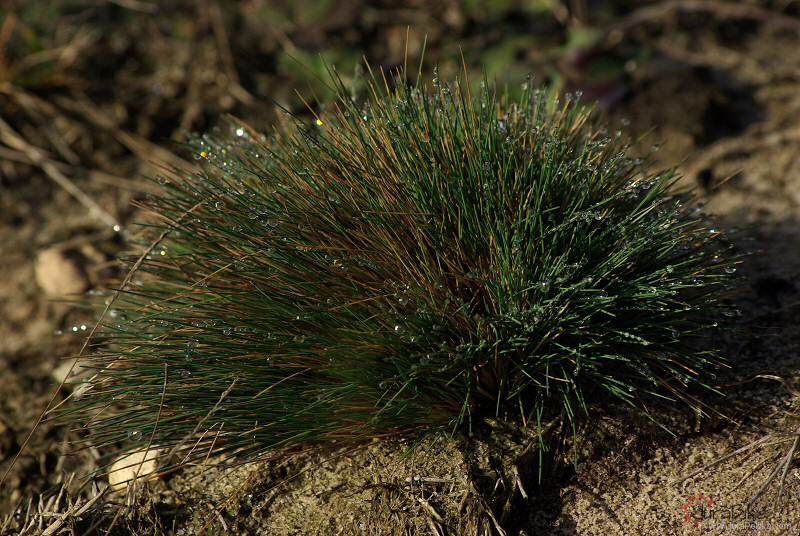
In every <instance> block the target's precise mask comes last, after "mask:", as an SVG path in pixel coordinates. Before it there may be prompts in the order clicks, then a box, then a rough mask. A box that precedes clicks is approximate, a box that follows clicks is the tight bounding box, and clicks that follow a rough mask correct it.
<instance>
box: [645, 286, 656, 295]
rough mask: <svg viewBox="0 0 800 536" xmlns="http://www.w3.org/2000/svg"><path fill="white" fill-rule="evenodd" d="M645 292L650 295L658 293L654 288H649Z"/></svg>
mask: <svg viewBox="0 0 800 536" xmlns="http://www.w3.org/2000/svg"><path fill="white" fill-rule="evenodd" d="M647 292H649V293H650V294H656V293H657V292H658V289H657V288H656V287H650V288H649V289H647Z"/></svg>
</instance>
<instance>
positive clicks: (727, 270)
mask: <svg viewBox="0 0 800 536" xmlns="http://www.w3.org/2000/svg"><path fill="white" fill-rule="evenodd" d="M734 272H736V267H735V266H733V265H728V266H726V267H725V273H726V274H732V273H734Z"/></svg>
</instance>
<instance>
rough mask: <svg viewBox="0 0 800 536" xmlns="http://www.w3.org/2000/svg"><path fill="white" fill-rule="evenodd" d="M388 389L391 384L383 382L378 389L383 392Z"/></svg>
mask: <svg viewBox="0 0 800 536" xmlns="http://www.w3.org/2000/svg"><path fill="white" fill-rule="evenodd" d="M387 387H389V383H388V382H385V381H383V382H381V383H379V384H378V389H380V390H381V391H383V390H384V389H386V388H387Z"/></svg>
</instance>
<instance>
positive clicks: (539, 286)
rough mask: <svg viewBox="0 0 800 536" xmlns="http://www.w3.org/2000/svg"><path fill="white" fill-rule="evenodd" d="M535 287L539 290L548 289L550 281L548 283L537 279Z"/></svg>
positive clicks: (545, 290)
mask: <svg viewBox="0 0 800 536" xmlns="http://www.w3.org/2000/svg"><path fill="white" fill-rule="evenodd" d="M536 288H537V289H538V290H539V291H540V292H547V291H548V290H550V283H549V282H548V281H539V282H538V283H537V284H536Z"/></svg>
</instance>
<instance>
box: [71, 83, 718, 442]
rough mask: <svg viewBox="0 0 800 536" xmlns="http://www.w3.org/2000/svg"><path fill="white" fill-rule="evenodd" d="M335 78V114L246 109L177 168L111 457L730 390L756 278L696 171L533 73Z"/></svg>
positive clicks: (102, 436) (139, 305) (97, 404)
mask: <svg viewBox="0 0 800 536" xmlns="http://www.w3.org/2000/svg"><path fill="white" fill-rule="evenodd" d="M332 74H333V76H332V82H331V86H332V87H333V89H334V90H335V91H336V94H337V98H336V100H335V102H334V103H333V104H332V105H330V106H329V107H327V110H326V111H324V112H320V114H319V115H317V116H315V119H314V120H313V121H311V122H309V123H304V122H302V121H301V120H300V119H298V118H296V117H292V116H288V118H287V119H286V122H285V124H283V125H281V126H279V127H278V128H277V129H276V131H275V132H274V133H272V134H270V135H268V136H263V135H260V134H258V133H256V132H254V131H253V130H252V129H251V128H249V127H248V126H247V125H245V124H243V123H238V122H234V123H232V127H231V130H230V132H218V133H212V134H209V135H207V136H204V137H202V138H197V139H195V140H194V141H193V142H191V144H190V150H192V151H193V152H194V153H195V155H196V157H197V159H198V160H199V161H200V162H201V163H202V164H203V166H202V168H203V171H202V172H201V173H189V172H181V171H175V172H174V173H173V174H172V175H170V176H168V177H166V178H160V179H159V182H160V183H161V184H163V186H164V188H165V191H164V193H163V194H162V195H161V196H158V197H156V198H153V199H151V200H149V201H148V202H147V203H146V207H147V208H149V209H150V210H151V211H152V212H153V213H154V214H156V215H157V216H158V217H159V218H160V222H161V223H156V224H154V225H153V226H152V227H151V229H150V232H148V233H145V236H144V238H143V248H147V247H148V244H149V245H150V249H149V251H148V255H147V256H146V258H145V259H144V262H143V263H142V264H141V266H140V267H138V270H137V272H136V275H135V277H134V279H133V281H132V283H131V284H130V285H128V286H127V288H125V289H124V291H123V292H122V293H121V295H120V296H119V297H118V299H116V301H115V302H114V303H113V304H112V306H111V307H112V310H111V311H110V317H109V322H108V325H107V327H106V330H105V336H106V337H107V339H108V343H107V345H106V346H105V350H103V351H102V353H100V354H99V355H94V356H92V357H91V363H92V364H93V366H95V367H96V368H97V375H96V376H95V378H94V379H93V380H92V383H91V386H90V388H89V389H88V390H87V389H83V390H82V392H83V399H82V400H81V401H80V402H79V403H78V406H76V407H77V408H78V411H79V412H81V413H82V414H83V415H87V416H91V422H90V426H91V430H92V438H93V444H94V445H96V446H103V445H108V444H116V443H118V442H120V441H121V442H122V443H123V444H124V445H126V448H128V449H133V448H144V447H145V446H147V445H151V444H152V445H159V446H161V447H169V446H173V447H174V446H181V445H187V446H191V447H192V448H193V450H192V453H193V454H192V455H193V456H195V457H200V458H203V457H205V456H206V455H207V454H208V453H209V452H214V453H225V452H237V453H241V454H244V455H245V456H248V457H252V456H257V455H259V454H262V453H265V452H268V451H270V450H271V449H275V448H277V447H281V446H288V445H296V444H301V443H305V442H318V441H323V442H325V441H345V440H351V439H353V438H357V437H369V436H381V435H387V434H393V433H397V432H401V431H415V432H417V433H419V434H422V435H429V434H435V433H454V432H456V431H459V430H464V431H466V432H468V433H471V430H472V423H473V421H474V419H475V418H476V417H483V416H502V417H504V418H519V419H520V420H522V421H524V422H529V423H541V420H542V418H543V416H544V415H545V414H546V412H547V411H548V410H550V409H552V410H554V411H561V410H562V409H563V410H564V411H566V414H567V415H568V416H569V417H570V418H572V417H573V416H574V414H575V413H576V411H580V408H584V409H585V404H586V401H587V397H588V396H592V397H595V396H598V393H602V392H605V393H607V394H610V395H612V396H613V397H617V398H619V399H622V400H624V401H626V402H629V403H631V404H633V405H641V398H640V397H641V396H642V394H643V393H652V394H655V395H657V396H672V397H675V396H677V397H679V398H685V399H687V400H688V394H687V392H685V390H684V387H685V385H688V384H691V383H696V384H699V385H702V386H706V383H705V379H704V374H705V373H706V371H707V369H708V368H709V366H710V365H711V364H712V363H713V362H714V359H715V358H714V355H713V354H712V353H710V352H708V351H699V350H698V349H697V348H696V346H695V345H693V344H692V338H693V337H695V336H698V335H701V334H702V333H703V332H704V331H705V329H706V328H707V327H709V324H712V323H713V322H714V320H713V319H714V318H715V317H716V316H717V315H718V314H719V313H721V312H723V311H724V310H725V306H724V305H723V302H722V301H721V297H722V296H723V293H724V292H725V289H726V287H727V285H726V283H727V282H728V280H729V279H730V275H729V274H730V273H731V272H732V271H733V270H734V268H733V267H732V266H730V265H726V261H725V260H724V259H723V257H721V256H720V254H719V253H720V247H719V243H720V239H721V238H720V234H719V233H718V232H717V231H715V230H714V229H712V228H709V227H708V225H707V223H706V220H705V219H704V218H703V217H702V216H701V215H699V214H698V212H699V211H698V210H697V209H696V208H695V203H694V201H693V198H692V196H691V195H690V194H687V193H676V192H675V191H673V189H671V187H672V186H673V184H674V182H675V181H676V174H675V170H666V171H658V172H652V171H650V169H649V164H648V161H647V159H644V160H642V159H636V158H633V157H631V156H630V155H629V146H628V145H626V142H625V140H624V139H623V138H622V137H621V136H620V135H619V134H608V133H607V132H605V131H604V130H602V129H598V128H595V127H593V126H592V125H591V124H590V123H589V114H590V112H589V111H588V110H587V109H585V108H584V107H582V106H581V105H580V103H579V102H577V99H572V100H570V99H564V100H561V101H559V100H554V99H551V98H547V96H546V93H545V92H543V91H541V90H537V89H535V88H533V87H529V86H527V85H526V86H523V90H522V95H521V97H519V98H512V97H511V96H510V95H509V93H508V92H506V93H505V94H503V93H501V92H496V91H494V90H492V88H491V87H490V84H488V83H487V82H486V81H485V80H484V82H483V83H482V84H481V87H480V90H476V94H475V95H473V94H471V92H470V89H469V85H468V83H467V80H466V75H464V76H463V77H462V78H461V79H457V80H456V81H455V82H454V83H452V84H446V83H443V82H441V83H440V81H439V80H438V79H434V81H433V85H432V86H433V87H431V88H430V89H427V88H424V87H422V86H421V85H416V86H412V85H410V84H409V83H408V82H407V80H406V78H405V75H404V74H403V72H398V73H397V75H396V76H395V77H394V78H393V79H392V80H390V81H387V80H386V79H385V78H384V77H383V76H374V75H373V74H372V73H371V71H370V77H368V81H369V82H368V84H367V90H368V91H367V96H366V98H365V99H364V100H363V101H356V100H354V99H353V98H352V97H351V94H350V91H349V90H348V89H347V88H345V87H344V85H343V84H342V83H341V82H340V81H339V79H338V78H337V77H336V75H335V72H333V73H332ZM728 262H729V261H728ZM714 325H715V324H714ZM532 425H533V424H532ZM189 438H191V440H189Z"/></svg>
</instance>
